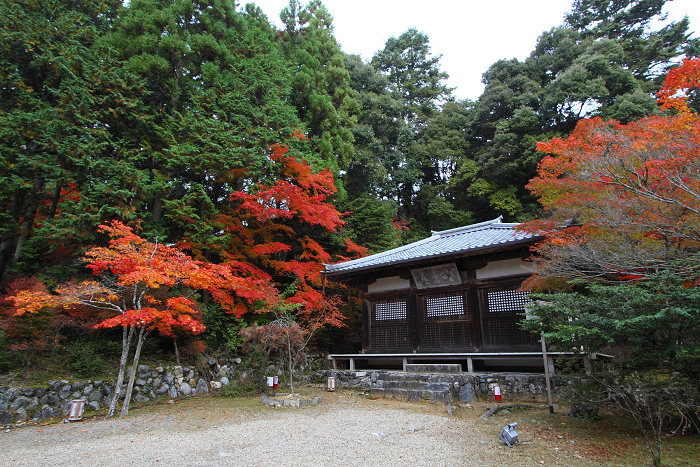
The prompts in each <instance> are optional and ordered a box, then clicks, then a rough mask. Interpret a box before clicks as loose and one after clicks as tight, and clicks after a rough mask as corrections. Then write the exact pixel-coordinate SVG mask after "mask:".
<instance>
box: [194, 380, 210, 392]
mask: <svg viewBox="0 0 700 467" xmlns="http://www.w3.org/2000/svg"><path fill="white" fill-rule="evenodd" d="M196 390H197V394H207V393H208V392H209V386H207V382H206V381H204V380H203V379H201V378H200V380H199V381H198V382H197V389H196Z"/></svg>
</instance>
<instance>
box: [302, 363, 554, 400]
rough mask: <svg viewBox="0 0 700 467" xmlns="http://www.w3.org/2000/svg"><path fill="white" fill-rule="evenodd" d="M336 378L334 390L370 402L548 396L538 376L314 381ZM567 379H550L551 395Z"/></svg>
mask: <svg viewBox="0 0 700 467" xmlns="http://www.w3.org/2000/svg"><path fill="white" fill-rule="evenodd" d="M331 376H332V377H335V381H336V387H338V388H352V389H361V390H363V391H368V392H369V396H370V397H371V398H373V399H377V398H382V397H393V398H397V399H405V400H407V401H420V400H426V401H430V402H443V403H446V404H449V403H452V402H454V401H461V402H472V401H473V400H474V399H478V398H491V399H492V398H493V397H494V394H493V388H494V386H496V385H498V386H500V388H501V395H502V397H503V400H506V401H507V400H508V399H511V400H527V399H529V400H543V399H544V398H546V397H547V386H546V382H545V378H544V375H542V374H537V373H461V374H439V373H424V374H419V373H414V372H411V373H404V372H399V371H380V370H373V371H339V370H326V371H319V372H316V373H315V374H314V376H313V382H314V383H317V384H324V383H325V381H326V380H327V378H329V377H331ZM567 384H568V382H567V379H565V378H562V377H560V376H555V377H552V393H553V395H557V394H558V392H559V389H560V388H561V387H563V386H565V385H567Z"/></svg>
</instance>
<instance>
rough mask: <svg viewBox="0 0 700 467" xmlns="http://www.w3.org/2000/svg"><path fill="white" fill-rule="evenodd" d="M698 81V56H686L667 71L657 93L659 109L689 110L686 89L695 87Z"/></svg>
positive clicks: (699, 71) (699, 80) (699, 60)
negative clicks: (679, 63) (677, 64)
mask: <svg viewBox="0 0 700 467" xmlns="http://www.w3.org/2000/svg"><path fill="white" fill-rule="evenodd" d="M698 83H700V58H693V59H691V58H686V59H685V60H683V63H682V65H681V66H679V67H676V68H674V69H672V70H671V71H669V72H668V75H667V76H666V81H665V82H664V85H663V86H662V88H661V90H660V91H659V92H658V93H657V95H656V96H657V97H658V100H659V103H661V104H662V105H661V109H662V110H666V109H676V110H678V111H679V112H682V113H683V112H690V109H689V108H688V103H687V99H688V91H689V90H690V89H692V88H697V87H699V86H698Z"/></svg>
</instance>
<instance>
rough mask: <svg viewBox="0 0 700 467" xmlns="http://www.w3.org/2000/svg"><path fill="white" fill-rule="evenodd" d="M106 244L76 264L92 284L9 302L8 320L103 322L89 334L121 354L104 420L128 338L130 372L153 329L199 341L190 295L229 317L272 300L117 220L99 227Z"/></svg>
mask: <svg viewBox="0 0 700 467" xmlns="http://www.w3.org/2000/svg"><path fill="white" fill-rule="evenodd" d="M100 231H101V232H103V233H106V234H107V235H109V237H110V238H111V240H110V242H109V246H108V247H92V248H89V249H88V250H87V251H86V252H85V255H84V257H83V259H84V260H85V261H86V262H87V268H88V269H90V270H91V271H92V272H93V274H94V275H95V276H96V277H97V279H96V280H86V281H82V282H79V283H77V282H71V283H67V284H63V285H61V286H59V287H57V288H56V291H55V293H49V292H48V291H46V290H41V289H36V288H35V289H32V290H23V291H20V292H19V293H18V294H17V295H15V296H14V297H13V301H14V305H15V314H16V315H22V314H23V313H36V312H38V311H39V310H41V309H43V308H45V307H51V308H58V307H64V308H65V307H71V306H75V305H80V306H87V307H92V308H94V309H97V310H101V311H103V312H109V313H110V314H111V316H109V317H107V318H106V319H103V320H102V321H100V322H99V323H98V324H97V325H96V326H95V327H97V328H118V327H121V328H122V354H121V358H120V361H119V374H118V377H117V385H116V389H115V393H114V395H113V397H112V402H111V404H110V408H109V411H108V413H107V416H108V417H110V416H112V415H113V414H114V410H115V407H116V404H117V401H118V399H119V395H120V391H121V387H122V384H123V382H124V377H125V370H126V363H127V359H128V355H129V349H130V344H131V341H132V339H133V338H134V336H136V339H137V340H136V350H135V352H134V357H133V368H137V367H138V362H139V357H140V355H141V349H142V346H143V342H144V340H145V338H146V337H147V336H148V335H149V334H150V333H151V332H152V331H154V330H157V331H158V332H160V333H162V334H165V335H172V334H173V332H174V331H175V330H179V331H180V332H187V333H190V334H199V333H201V332H202V331H203V330H204V326H203V324H202V322H201V320H200V318H199V313H198V309H197V306H196V304H195V302H194V301H193V300H192V298H191V295H192V294H193V293H194V292H196V291H198V290H206V291H208V292H209V293H210V294H211V296H212V297H213V299H214V300H216V301H217V302H218V303H220V304H221V306H222V307H224V308H225V309H226V310H228V311H231V312H235V311H236V309H237V307H238V306H239V305H240V302H241V301H244V302H248V303H252V302H256V303H258V305H259V306H260V304H266V303H270V304H271V303H274V302H275V301H276V300H277V293H276V290H275V289H274V288H273V287H270V286H269V284H268V283H267V282H265V281H261V280H260V279H259V278H256V277H250V276H245V275H240V274H235V273H234V270H233V268H232V267H230V266H228V265H221V264H212V263H207V264H204V263H202V262H200V261H195V260H193V259H192V258H191V257H190V256H188V255H186V254H185V253H184V252H183V251H182V250H181V249H179V248H176V247H172V246H168V245H163V244H159V243H157V242H156V243H152V242H148V241H146V240H145V239H143V238H141V237H140V236H138V235H136V234H135V233H134V232H133V230H132V229H131V228H130V227H128V226H126V225H124V224H122V223H121V222H118V221H113V222H111V223H110V224H107V225H101V226H100ZM135 378H136V372H135V371H132V372H131V375H130V378H129V383H128V385H127V388H126V393H125V397H124V404H123V406H122V411H121V415H122V416H124V415H126V414H127V413H128V411H129V400H130V398H131V393H132V390H133V387H134V382H135Z"/></svg>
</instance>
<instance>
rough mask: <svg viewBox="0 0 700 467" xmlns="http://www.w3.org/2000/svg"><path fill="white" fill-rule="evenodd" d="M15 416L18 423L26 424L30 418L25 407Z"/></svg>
mask: <svg viewBox="0 0 700 467" xmlns="http://www.w3.org/2000/svg"><path fill="white" fill-rule="evenodd" d="M15 415H16V417H17V419H16V421H17V423H24V422H26V421H27V419H28V418H29V417H28V416H27V411H26V410H24V407H20V408H19V409H17V411H16V412H15Z"/></svg>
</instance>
